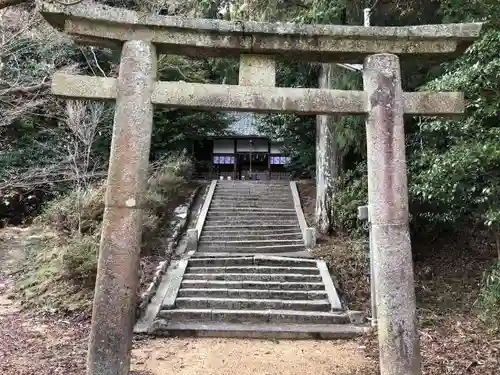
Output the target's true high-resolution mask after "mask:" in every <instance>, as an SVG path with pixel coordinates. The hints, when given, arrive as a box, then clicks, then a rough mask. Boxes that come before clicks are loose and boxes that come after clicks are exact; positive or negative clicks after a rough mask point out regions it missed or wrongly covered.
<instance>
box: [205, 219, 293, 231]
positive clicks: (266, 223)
mask: <svg viewBox="0 0 500 375" xmlns="http://www.w3.org/2000/svg"><path fill="white" fill-rule="evenodd" d="M298 223H299V221H298V219H297V218H293V219H276V220H273V219H267V218H266V217H262V218H260V219H259V220H247V219H245V218H218V217H217V218H207V219H206V220H205V225H206V226H207V227H213V226H218V227H228V226H232V227H233V226H236V225H238V226H240V227H241V226H244V227H247V228H248V227H250V226H256V225H257V226H263V227H267V229H269V227H270V226H271V227H274V226H280V225H296V226H298Z"/></svg>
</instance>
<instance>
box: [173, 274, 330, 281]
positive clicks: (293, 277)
mask: <svg viewBox="0 0 500 375" xmlns="http://www.w3.org/2000/svg"><path fill="white" fill-rule="evenodd" d="M183 280H207V281H208V280H214V281H215V280H216V281H269V282H304V283H313V282H321V281H322V280H321V276H320V275H303V274H298V273H282V274H265V273H185V274H184V278H183Z"/></svg>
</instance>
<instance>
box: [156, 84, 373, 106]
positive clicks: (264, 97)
mask: <svg viewBox="0 0 500 375" xmlns="http://www.w3.org/2000/svg"><path fill="white" fill-rule="evenodd" d="M364 97H365V96H364V93H363V92H362V91H343V90H325V89H301V88H289V87H255V86H237V85H214V84H200V83H184V82H158V84H157V88H156V89H155V92H154V95H153V98H152V101H153V103H155V104H163V105H167V106H169V107H179V108H180V107H191V108H196V109H209V110H235V111H253V112H261V113H262V112H299V113H303V114H316V113H321V114H331V113H345V114H356V113H364V112H365V104H364Z"/></svg>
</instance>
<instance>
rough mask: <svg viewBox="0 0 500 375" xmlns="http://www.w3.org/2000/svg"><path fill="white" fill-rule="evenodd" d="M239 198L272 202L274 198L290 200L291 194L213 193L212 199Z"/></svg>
mask: <svg viewBox="0 0 500 375" xmlns="http://www.w3.org/2000/svg"><path fill="white" fill-rule="evenodd" d="M235 198H236V199H241V200H247V201H249V202H253V201H257V202H274V200H278V201H280V202H290V201H291V200H292V196H291V195H289V194H276V195H272V196H269V195H243V194H233V195H229V194H214V196H213V199H219V200H226V199H227V200H231V199H235Z"/></svg>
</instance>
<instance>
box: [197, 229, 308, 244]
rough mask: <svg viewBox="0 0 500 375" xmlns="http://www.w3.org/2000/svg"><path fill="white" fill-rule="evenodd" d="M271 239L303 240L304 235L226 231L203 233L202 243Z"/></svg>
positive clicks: (296, 233) (295, 233)
mask: <svg viewBox="0 0 500 375" xmlns="http://www.w3.org/2000/svg"><path fill="white" fill-rule="evenodd" d="M270 239H277V240H280V239H287V240H295V241H301V240H302V233H300V232H292V233H273V234H259V233H255V234H248V233H245V232H237V233H227V232H225V231H221V232H218V233H217V232H215V233H213V232H212V233H211V234H207V233H204V232H201V237H200V241H202V242H210V241H217V240H220V241H228V240H233V241H267V240H270Z"/></svg>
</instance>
